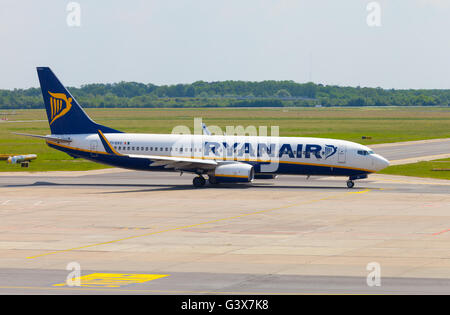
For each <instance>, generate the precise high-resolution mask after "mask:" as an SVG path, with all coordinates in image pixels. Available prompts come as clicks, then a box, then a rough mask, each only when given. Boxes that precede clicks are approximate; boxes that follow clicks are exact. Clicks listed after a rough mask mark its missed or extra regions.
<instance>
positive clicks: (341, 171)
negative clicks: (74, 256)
mask: <svg viewBox="0 0 450 315" xmlns="http://www.w3.org/2000/svg"><path fill="white" fill-rule="evenodd" d="M47 145H48V146H49V147H51V148H54V149H57V150H60V151H62V152H65V153H68V154H69V155H72V156H77V157H80V158H84V159H87V160H90V161H93V162H97V163H101V164H106V165H110V166H114V167H120V168H127V169H133V170H138V171H165V172H168V171H171V170H170V169H166V168H164V166H150V164H151V163H152V162H153V161H152V160H150V159H145V158H132V157H128V156H125V155H124V156H119V155H113V154H107V153H104V154H96V153H91V152H86V151H81V150H78V149H75V148H67V147H63V146H59V145H57V144H53V143H49V142H47ZM237 162H242V163H248V164H251V165H253V166H254V168H255V172H256V173H261V165H264V164H269V163H267V162H256V161H239V160H238V161H237ZM274 173H276V174H285V175H321V176H353V175H361V174H368V173H369V172H366V171H363V170H357V169H351V168H341V167H339V168H337V167H332V166H320V165H310V164H298V163H295V164H294V163H289V162H285V163H279V165H278V169H277V171H276V172H274Z"/></svg>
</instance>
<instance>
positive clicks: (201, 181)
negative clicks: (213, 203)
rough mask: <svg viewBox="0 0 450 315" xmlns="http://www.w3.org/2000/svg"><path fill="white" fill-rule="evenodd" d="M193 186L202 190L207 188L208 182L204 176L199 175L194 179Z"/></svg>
mask: <svg viewBox="0 0 450 315" xmlns="http://www.w3.org/2000/svg"><path fill="white" fill-rule="evenodd" d="M192 184H193V185H194V187H196V188H200V187H203V186H205V184H206V180H205V179H204V178H203V176H201V175H199V176H197V177H194V179H193V181H192Z"/></svg>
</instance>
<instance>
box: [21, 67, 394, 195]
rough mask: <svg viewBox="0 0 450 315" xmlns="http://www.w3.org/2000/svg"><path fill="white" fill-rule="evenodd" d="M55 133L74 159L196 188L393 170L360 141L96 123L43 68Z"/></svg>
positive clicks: (56, 142)
mask: <svg viewBox="0 0 450 315" xmlns="http://www.w3.org/2000/svg"><path fill="white" fill-rule="evenodd" d="M37 72H38V76H39V82H40V85H41V89H42V96H43V98H44V103H45V109H46V111H47V117H48V121H49V124H50V130H51V135H47V136H40V135H30V134H20V135H24V136H31V137H37V138H42V139H44V140H45V141H46V142H47V145H48V146H50V147H51V148H54V149H56V150H60V151H63V152H66V153H67V154H69V155H70V156H72V157H75V158H84V159H87V160H91V161H94V162H98V163H103V164H107V165H111V166H115V167H121V168H127V169H133V170H141V171H176V172H189V173H193V174H196V175H197V176H196V177H194V180H193V184H194V186H195V187H202V186H204V185H205V184H206V179H205V177H207V178H208V181H209V183H210V184H214V185H215V184H219V183H223V182H231V183H238V182H252V181H253V179H255V178H275V176H276V175H278V174H290V175H307V176H312V175H320V176H342V177H347V178H348V180H347V187H349V188H352V187H353V186H354V180H356V179H362V178H367V175H368V174H371V173H375V172H377V171H379V170H381V169H383V168H385V167H387V166H388V165H389V162H388V161H387V160H386V159H385V158H383V157H382V156H380V155H378V154H375V153H374V152H373V151H372V150H371V149H370V148H368V147H366V146H363V145H361V144H357V143H354V142H349V141H343V140H335V139H322V138H300V137H299V138H297V137H295V138H294V137H256V136H255V137H250V136H231V135H224V136H218V135H204V134H203V135H186V134H185V135H183V134H132V133H124V132H122V131H118V130H115V129H112V128H109V127H106V126H102V125H99V124H97V123H95V122H94V121H92V120H91V119H90V118H89V117H88V115H87V114H86V113H85V112H84V110H83V109H82V108H81V106H80V105H79V104H78V102H77V101H76V100H75V98H74V97H73V96H72V95H71V94H70V93H69V91H68V90H67V89H66V88H65V87H64V86H63V85H62V84H61V82H60V81H59V80H58V78H57V77H56V76H55V75H54V74H53V72H52V70H50V68H48V67H39V68H37Z"/></svg>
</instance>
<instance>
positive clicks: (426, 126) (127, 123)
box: [0, 107, 450, 171]
mask: <svg viewBox="0 0 450 315" xmlns="http://www.w3.org/2000/svg"><path fill="white" fill-rule="evenodd" d="M86 111H87V113H88V114H89V115H90V116H91V117H92V118H93V119H94V120H95V121H96V122H98V123H100V124H105V125H107V126H109V127H112V128H115V129H118V130H122V131H125V132H138V133H170V132H171V131H172V128H173V127H175V126H177V125H185V126H188V127H189V128H191V130H193V124H194V118H195V117H201V118H202V119H203V122H205V123H206V124H207V125H209V126H211V125H217V126H219V127H221V128H223V130H225V127H226V126H237V125H242V126H244V127H246V126H249V125H254V126H256V127H258V126H268V127H270V126H279V128H280V136H292V137H293V136H310V137H323V138H337V139H345V140H349V141H354V142H358V143H362V144H374V143H387V142H398V141H409V140H421V139H433V138H447V137H450V128H449V126H450V108H435V107H426V108H424V107H418V108H397V107H393V108H276V109H275V108H274V109H271V108H256V109H255V108H252V109H245V108H224V109H216V108H214V109H203V108H202V109H128V108H127V109H87V110H86ZM2 112H7V111H2ZM9 112H12V111H9ZM15 113H16V115H11V116H8V119H9V120H10V122H0V154H4V153H16V154H26V153H35V154H37V155H38V159H37V160H36V161H33V162H32V163H31V165H30V167H29V168H28V169H26V170H27V171H47V170H90V169H99V168H104V167H105V166H102V165H100V164H95V163H92V162H87V161H84V160H79V159H72V158H71V157H69V156H68V155H66V154H64V153H61V152H59V151H56V150H53V149H50V148H48V147H47V146H46V145H45V143H44V141H43V140H35V139H30V138H26V137H21V136H15V135H12V134H11V132H24V133H33V134H42V135H44V134H49V133H50V130H49V127H48V122H47V121H46V115H45V112H44V110H17V111H15ZM14 120H16V121H22V120H44V121H38V122H11V121H14ZM362 136H370V137H372V139H370V140H362V139H361V137H362ZM23 170H24V169H23V168H21V167H20V166H17V165H7V164H6V163H4V162H0V171H23Z"/></svg>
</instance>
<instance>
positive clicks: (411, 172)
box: [380, 159, 450, 179]
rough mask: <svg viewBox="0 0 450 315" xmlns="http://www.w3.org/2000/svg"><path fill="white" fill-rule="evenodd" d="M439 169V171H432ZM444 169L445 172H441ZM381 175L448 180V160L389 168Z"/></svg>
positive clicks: (449, 176) (449, 174) (449, 170)
mask: <svg viewBox="0 0 450 315" xmlns="http://www.w3.org/2000/svg"><path fill="white" fill-rule="evenodd" d="M433 169H441V171H433ZM443 169H445V171H444V170H443ZM380 173H381V174H390V175H404V176H415V177H430V178H439V179H450V159H442V160H435V161H429V162H418V163H412V164H404V165H395V166H389V167H388V168H386V169H384V170H382V171H381V172H380Z"/></svg>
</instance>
